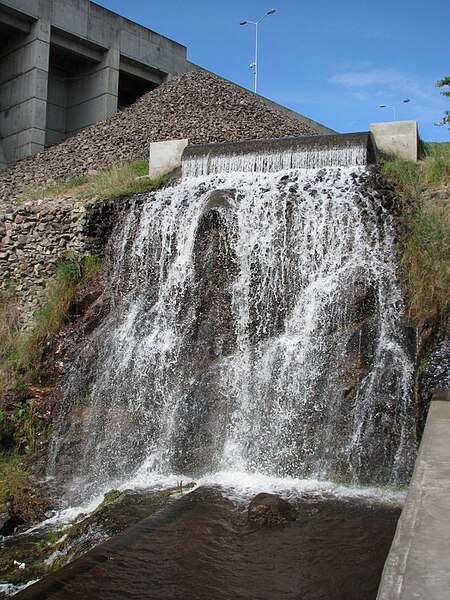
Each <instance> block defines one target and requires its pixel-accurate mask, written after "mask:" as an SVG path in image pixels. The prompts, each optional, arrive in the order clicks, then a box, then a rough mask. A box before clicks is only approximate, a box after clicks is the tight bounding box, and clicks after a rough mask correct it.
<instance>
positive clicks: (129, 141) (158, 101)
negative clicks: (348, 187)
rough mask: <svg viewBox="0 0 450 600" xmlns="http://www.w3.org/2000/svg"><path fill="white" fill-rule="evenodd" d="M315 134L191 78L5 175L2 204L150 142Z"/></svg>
mask: <svg viewBox="0 0 450 600" xmlns="http://www.w3.org/2000/svg"><path fill="white" fill-rule="evenodd" d="M316 133H317V131H314V130H313V129H311V128H310V127H308V126H307V125H305V124H304V123H301V122H300V121H299V120H297V119H295V118H294V117H291V116H289V115H286V114H285V113H283V112H281V111H280V110H278V109H277V108H276V107H273V106H270V105H268V104H266V103H265V102H264V101H263V100H262V99H261V98H259V97H258V96H255V95H254V94H252V93H251V92H249V91H246V90H243V89H242V88H239V87H238V86H236V85H234V84H232V83H231V82H229V81H226V80H224V79H222V78H220V77H217V76H216V75H213V74H211V73H207V72H203V71H193V72H190V73H186V74H184V75H181V76H179V77H176V78H175V79H173V80H172V81H170V82H169V83H167V84H165V85H162V86H160V87H159V88H157V89H156V90H153V91H151V92H149V93H148V94H145V95H144V96H142V97H141V98H140V99H139V100H137V102H135V103H134V104H133V105H131V106H129V107H127V108H126V109H124V110H122V111H120V112H118V113H117V114H116V115H114V116H112V117H111V118H109V119H107V120H106V121H102V122H100V123H96V124H94V125H92V126H91V127H89V128H87V129H85V130H84V131H82V132H81V133H80V134H78V135H77V136H75V137H72V138H69V139H67V140H64V141H62V142H61V143H59V144H57V145H55V146H52V147H50V148H48V149H47V150H45V151H44V152H40V153H39V154H36V155H34V156H31V157H28V158H26V159H24V160H21V161H18V162H17V163H15V164H14V165H13V166H12V167H11V168H10V169H8V170H6V171H3V172H1V174H0V199H2V200H9V199H12V198H15V197H17V196H19V195H20V194H21V193H22V192H23V191H24V190H26V189H30V188H36V187H42V186H48V185H49V184H50V183H51V182H52V181H53V182H54V181H55V180H58V181H67V180H69V179H71V178H73V177H77V176H79V175H85V174H87V173H89V172H90V171H92V170H98V169H101V168H102V167H105V166H107V165H111V164H114V163H118V162H123V161H130V160H136V159H138V158H142V157H143V156H146V154H147V152H148V147H149V144H150V142H157V141H163V140H169V139H181V138H189V141H190V143H191V144H205V143H209V142H225V141H239V140H244V139H263V138H268V139H271V138H279V137H285V136H290V135H296V136H299V135H314V134H316Z"/></svg>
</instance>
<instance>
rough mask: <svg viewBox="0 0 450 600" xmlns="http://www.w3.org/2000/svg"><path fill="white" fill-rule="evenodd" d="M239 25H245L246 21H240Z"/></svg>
mask: <svg viewBox="0 0 450 600" xmlns="http://www.w3.org/2000/svg"><path fill="white" fill-rule="evenodd" d="M239 25H247V21H241V22H240V23H239Z"/></svg>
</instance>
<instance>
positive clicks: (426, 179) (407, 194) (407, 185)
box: [383, 142, 450, 201]
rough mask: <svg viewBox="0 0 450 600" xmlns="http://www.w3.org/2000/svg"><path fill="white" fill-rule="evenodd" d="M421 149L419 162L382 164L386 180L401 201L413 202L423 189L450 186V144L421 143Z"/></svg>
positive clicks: (394, 161) (396, 160) (388, 162)
mask: <svg viewBox="0 0 450 600" xmlns="http://www.w3.org/2000/svg"><path fill="white" fill-rule="evenodd" d="M422 148H423V149H422V160H420V161H417V162H412V161H409V160H403V159H394V160H388V161H386V162H384V163H383V171H384V175H385V177H386V179H387V180H388V181H390V182H391V183H392V184H393V185H394V187H395V189H396V192H397V194H398V196H399V197H400V199H401V200H403V201H408V200H415V199H416V198H417V196H418V195H419V194H420V192H421V190H422V189H423V188H424V187H430V186H431V187H436V186H440V185H444V184H450V142H448V143H443V144H433V143H423V142H422Z"/></svg>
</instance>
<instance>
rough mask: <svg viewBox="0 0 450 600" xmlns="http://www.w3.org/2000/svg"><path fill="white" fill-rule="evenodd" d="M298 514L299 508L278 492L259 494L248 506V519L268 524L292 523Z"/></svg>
mask: <svg viewBox="0 0 450 600" xmlns="http://www.w3.org/2000/svg"><path fill="white" fill-rule="evenodd" d="M297 516H298V511H297V509H295V508H294V507H293V506H292V504H291V503H290V502H288V501H287V500H283V498H281V497H280V496H277V495H276V494H267V493H261V494H257V495H256V496H255V497H254V498H253V500H252V501H251V502H250V504H249V506H248V520H249V521H255V522H257V523H262V524H266V525H280V524H282V523H291V522H292V521H295V520H296V518H297Z"/></svg>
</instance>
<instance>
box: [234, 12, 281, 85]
mask: <svg viewBox="0 0 450 600" xmlns="http://www.w3.org/2000/svg"><path fill="white" fill-rule="evenodd" d="M276 12H277V11H276V10H275V8H272V9H271V10H268V11H267V12H266V13H264V14H263V16H262V17H261V18H260V19H258V20H257V21H241V22H240V23H239V25H248V24H249V23H251V24H252V25H255V60H254V62H252V63H251V65H250V67H253V77H254V80H255V94H256V93H257V89H258V25H259V24H260V23H261V21H262V20H263V19H265V18H266V17H267V15H273V14H274V13H276Z"/></svg>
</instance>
